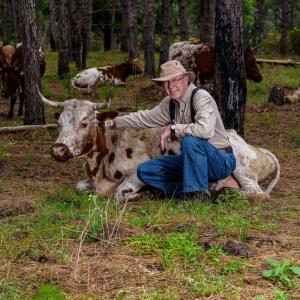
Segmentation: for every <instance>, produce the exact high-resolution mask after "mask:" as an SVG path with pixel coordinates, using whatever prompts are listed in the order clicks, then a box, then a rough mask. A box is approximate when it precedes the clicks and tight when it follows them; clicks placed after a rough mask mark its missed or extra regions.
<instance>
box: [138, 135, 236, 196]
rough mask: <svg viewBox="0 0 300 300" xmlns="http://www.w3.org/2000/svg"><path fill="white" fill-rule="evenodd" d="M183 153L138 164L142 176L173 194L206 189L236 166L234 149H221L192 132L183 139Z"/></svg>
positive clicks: (182, 194) (146, 182)
mask: <svg viewBox="0 0 300 300" xmlns="http://www.w3.org/2000/svg"><path fill="white" fill-rule="evenodd" d="M181 151H182V153H181V154H178V155H168V156H161V157H158V158H155V159H151V160H148V161H146V162H144V163H142V164H140V165H139V166H138V169H137V175H138V178H139V179H140V180H141V181H142V182H144V183H145V184H146V185H149V186H152V187H154V188H156V189H158V190H161V191H163V192H165V193H167V194H170V195H172V196H175V197H178V198H181V197H183V196H184V194H185V193H189V192H196V191H205V190H207V189H208V182H209V181H217V180H220V179H224V178H226V177H227V176H229V175H230V174H232V172H233V171H234V169H235V166H236V160H235V157H234V155H233V154H232V153H226V152H225V151H223V150H220V149H217V148H216V147H215V146H213V145H212V144H210V143H209V142H208V141H206V140H203V139H201V138H199V137H194V136H191V135H187V136H184V137H183V138H182V141H181Z"/></svg>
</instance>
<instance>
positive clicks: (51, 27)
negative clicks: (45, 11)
mask: <svg viewBox="0 0 300 300" xmlns="http://www.w3.org/2000/svg"><path fill="white" fill-rule="evenodd" d="M49 15H50V16H49V39H50V48H51V51H56V30H55V20H56V18H55V0H49Z"/></svg>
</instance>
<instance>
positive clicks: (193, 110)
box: [114, 60, 239, 201]
mask: <svg viewBox="0 0 300 300" xmlns="http://www.w3.org/2000/svg"><path fill="white" fill-rule="evenodd" d="M152 80H153V81H154V82H156V83H159V84H163V85H164V88H165V90H166V93H167V97H165V98H164V99H163V100H162V102H161V103H160V104H159V105H157V106H156V107H154V108H153V109H151V110H147V111H140V112H135V113H130V114H128V115H126V116H121V117H117V118H115V119H114V122H115V126H116V127H117V128H118V127H134V128H148V127H162V126H167V127H166V128H165V129H164V130H163V131H162V134H161V137H160V147H161V150H162V151H163V150H164V142H165V140H166V139H169V138H171V139H172V138H179V139H180V142H181V151H182V153H181V154H179V155H167V156H161V157H159V158H155V159H151V160H149V161H146V162H144V163H142V164H141V165H139V167H138V170H137V174H138V177H139V179H140V180H141V181H142V182H144V183H145V184H146V185H149V186H151V187H154V188H156V189H158V190H161V191H163V192H165V193H166V194H168V195H170V196H175V197H179V198H181V197H187V198H192V199H194V200H200V201H201V200H205V199H209V198H210V193H209V191H208V184H209V181H217V180H220V179H224V178H227V177H228V179H227V181H226V183H225V185H226V186H229V187H233V188H238V187H239V185H238V183H237V182H236V180H235V179H234V178H233V177H232V176H231V174H232V172H233V171H234V169H235V166H236V160H235V157H234V155H233V153H232V148H231V145H230V142H229V139H228V137H227V133H226V131H225V128H224V125H223V122H222V119H221V117H220V113H219V110H218V108H217V105H216V102H215V100H214V99H213V98H212V97H211V95H210V94H209V93H208V92H207V91H205V90H203V89H199V88H196V86H195V85H194V84H193V80H194V74H193V73H192V72H187V71H186V69H185V68H184V67H183V66H182V65H181V63H180V62H178V61H176V60H170V61H168V62H166V63H164V64H162V65H161V66H160V77H159V78H154V79H152Z"/></svg>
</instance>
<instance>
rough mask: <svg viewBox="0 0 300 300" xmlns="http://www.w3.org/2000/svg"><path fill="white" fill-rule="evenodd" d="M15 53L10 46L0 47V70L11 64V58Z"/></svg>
mask: <svg viewBox="0 0 300 300" xmlns="http://www.w3.org/2000/svg"><path fill="white" fill-rule="evenodd" d="M14 52H15V47H14V46H11V45H6V46H1V47H0V70H1V69H2V68H3V67H6V66H9V65H10V64H11V59H12V56H13V54H14Z"/></svg>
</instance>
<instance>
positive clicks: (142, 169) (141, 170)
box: [136, 163, 145, 181]
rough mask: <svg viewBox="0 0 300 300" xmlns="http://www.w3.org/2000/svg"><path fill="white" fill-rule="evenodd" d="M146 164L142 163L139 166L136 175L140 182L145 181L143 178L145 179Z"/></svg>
mask: <svg viewBox="0 0 300 300" xmlns="http://www.w3.org/2000/svg"><path fill="white" fill-rule="evenodd" d="M144 165H145V163H141V164H140V165H138V167H137V170H136V173H137V177H138V179H139V180H141V181H143V180H142V178H143V177H144V174H145V166H144Z"/></svg>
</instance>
